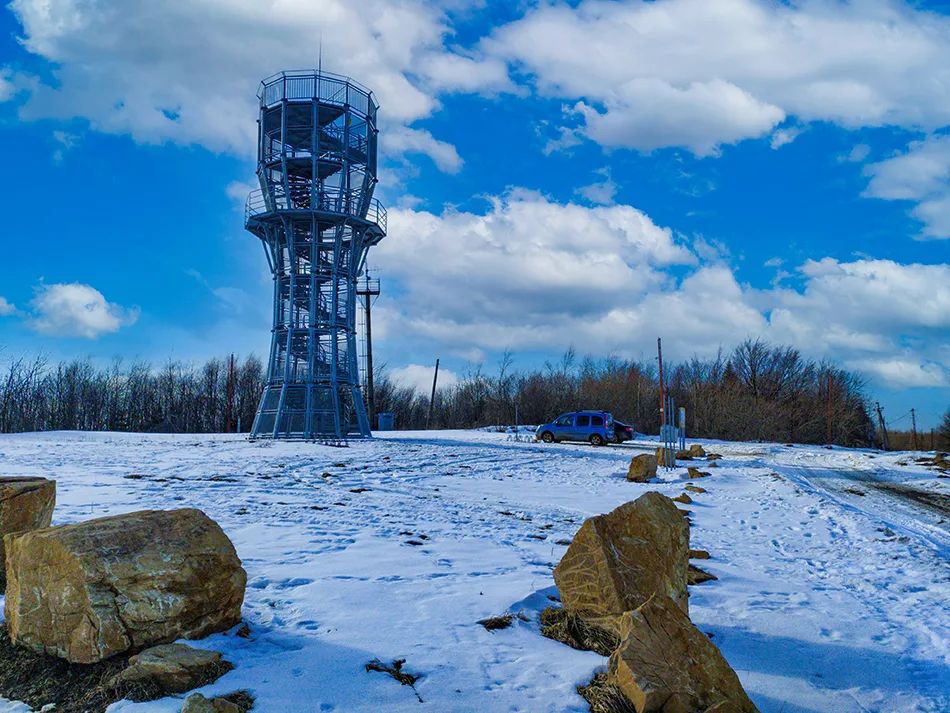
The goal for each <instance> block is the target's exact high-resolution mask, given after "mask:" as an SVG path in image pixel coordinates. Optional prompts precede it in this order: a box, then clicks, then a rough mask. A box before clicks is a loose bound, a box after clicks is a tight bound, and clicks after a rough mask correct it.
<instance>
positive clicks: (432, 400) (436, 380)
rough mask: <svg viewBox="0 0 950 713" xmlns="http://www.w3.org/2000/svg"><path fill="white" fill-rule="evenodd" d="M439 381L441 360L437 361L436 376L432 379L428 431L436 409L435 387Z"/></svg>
mask: <svg viewBox="0 0 950 713" xmlns="http://www.w3.org/2000/svg"><path fill="white" fill-rule="evenodd" d="M438 381H439V360H438V359H436V360H435V376H433V377H432V397H431V398H430V399H429V415H428V416H427V417H426V430H427V431H428V430H429V424H430V423H431V422H432V410H433V409H434V408H435V385H436V384H437V383H438Z"/></svg>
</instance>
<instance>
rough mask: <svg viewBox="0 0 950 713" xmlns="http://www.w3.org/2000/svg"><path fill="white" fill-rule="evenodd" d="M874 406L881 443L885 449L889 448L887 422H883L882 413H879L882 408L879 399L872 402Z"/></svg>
mask: <svg viewBox="0 0 950 713" xmlns="http://www.w3.org/2000/svg"><path fill="white" fill-rule="evenodd" d="M874 408H876V409H877V422H878V424H880V427H881V445H882V446H883V447H884V450H885V451H889V450H890V449H891V447H890V446H891V444H890V438H888V436H887V424H886V423H884V414H883V413H881V412H882V411H883V409H882V408H881V403H880V402H879V401H875V402H874Z"/></svg>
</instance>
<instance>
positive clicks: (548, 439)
mask: <svg viewBox="0 0 950 713" xmlns="http://www.w3.org/2000/svg"><path fill="white" fill-rule="evenodd" d="M541 440H542V441H544V442H545V443H554V434H553V433H551V432H550V431H545V432H544V433H542V434H541Z"/></svg>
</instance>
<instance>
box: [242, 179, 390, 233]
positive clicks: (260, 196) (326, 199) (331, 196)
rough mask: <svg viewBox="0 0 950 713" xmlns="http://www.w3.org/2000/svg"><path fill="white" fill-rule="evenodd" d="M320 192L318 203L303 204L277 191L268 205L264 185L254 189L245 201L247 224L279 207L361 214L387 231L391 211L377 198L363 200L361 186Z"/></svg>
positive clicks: (361, 216)
mask: <svg viewBox="0 0 950 713" xmlns="http://www.w3.org/2000/svg"><path fill="white" fill-rule="evenodd" d="M317 195H318V201H317V203H316V204H315V205H301V203H300V201H299V200H291V199H290V197H288V196H286V195H280V194H278V195H273V196H272V198H273V201H272V202H273V205H268V201H267V200H266V199H265V197H264V192H263V191H261V190H260V189H258V190H256V191H251V193H250V194H249V195H248V197H247V201H245V203H244V224H245V226H247V224H248V223H249V222H250V221H251V218H254V217H256V216H258V215H262V214H264V213H271V212H273V211H278V210H301V211H307V212H314V211H316V212H321V213H333V214H335V215H346V216H350V217H353V218H359V219H360V220H364V221H366V222H367V223H372V224H373V225H378V226H379V227H380V229H381V230H382V231H383V233H386V232H387V223H388V214H387V213H386V209H385V208H384V207H383V205H382V204H381V203H380V202H379V201H378V200H377V199H376V198H373V199H371V200H370V201H369V202H368V203H366V202H365V201H364V200H363V195H364V192H363V190H362V189H360V188H351V189H350V190H348V191H345V190H343V189H340V188H324V189H323V190H322V191H320V193H318V194H317Z"/></svg>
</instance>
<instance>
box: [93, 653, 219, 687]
mask: <svg viewBox="0 0 950 713" xmlns="http://www.w3.org/2000/svg"><path fill="white" fill-rule="evenodd" d="M230 668H231V666H230V664H228V663H227V662H222V661H221V654H220V653H219V652H218V651H208V650H207V649H195V648H192V647H191V646H187V645H185V644H162V645H161V646H153V647H152V648H150V649H146V650H145V651H143V652H142V653H140V654H137V655H135V656H133V657H132V658H131V659H129V665H128V667H126V668H125V669H124V670H123V671H121V672H120V673H119V674H118V675H117V676H116V677H115V678H113V679H112V684H111V685H112V687H113V688H117V689H119V688H122V687H123V686H136V685H145V684H155V685H157V686H159V687H161V688H162V689H164V690H165V691H167V692H169V693H185V692H186V691H191V690H193V689H195V688H200V687H201V686H207V685H208V684H209V683H213V682H214V681H216V680H217V679H219V678H220V677H221V676H223V675H224V674H225V673H227V672H228V671H229V670H230Z"/></svg>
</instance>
